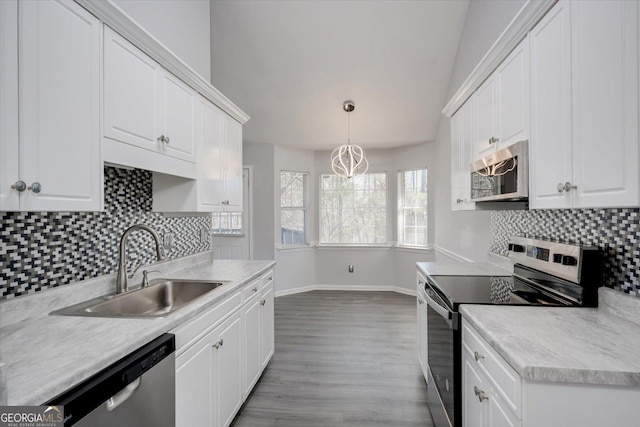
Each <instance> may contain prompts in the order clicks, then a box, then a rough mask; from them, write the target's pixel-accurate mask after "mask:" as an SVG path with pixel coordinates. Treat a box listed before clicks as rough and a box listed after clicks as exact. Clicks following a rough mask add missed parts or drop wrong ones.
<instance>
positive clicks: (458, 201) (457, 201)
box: [456, 199, 464, 203]
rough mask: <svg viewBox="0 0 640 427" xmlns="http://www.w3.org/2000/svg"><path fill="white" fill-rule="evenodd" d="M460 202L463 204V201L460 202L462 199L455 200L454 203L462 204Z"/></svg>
mask: <svg viewBox="0 0 640 427" xmlns="http://www.w3.org/2000/svg"><path fill="white" fill-rule="evenodd" d="M462 202H464V200H462V199H456V203H462Z"/></svg>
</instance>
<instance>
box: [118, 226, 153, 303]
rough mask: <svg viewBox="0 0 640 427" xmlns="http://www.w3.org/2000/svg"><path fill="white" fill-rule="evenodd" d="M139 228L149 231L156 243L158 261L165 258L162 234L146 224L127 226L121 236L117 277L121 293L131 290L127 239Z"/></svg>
mask: <svg viewBox="0 0 640 427" xmlns="http://www.w3.org/2000/svg"><path fill="white" fill-rule="evenodd" d="M137 230H144V231H147V232H149V234H151V236H152V237H153V240H155V243H156V257H157V258H158V261H162V260H163V259H164V258H165V254H164V249H163V248H162V244H161V243H160V236H158V233H156V231H155V230H154V229H153V228H151V227H149V226H148V225H144V224H135V225H132V226H131V227H129V228H127V230H126V231H125V232H124V233H123V234H122V237H121V238H120V251H119V252H120V258H119V260H118V275H117V277H116V293H117V294H121V293H123V292H127V291H128V290H129V283H128V281H127V239H128V238H129V235H130V234H131V233H133V232H134V231H137Z"/></svg>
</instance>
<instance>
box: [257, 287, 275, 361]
mask: <svg viewBox="0 0 640 427" xmlns="http://www.w3.org/2000/svg"><path fill="white" fill-rule="evenodd" d="M262 301H264V302H262ZM262 301H261V302H260V303H261V304H262V305H261V307H262V311H261V316H262V340H261V343H262V351H261V352H260V353H261V354H262V367H265V366H267V363H269V360H271V356H273V352H274V349H275V341H274V338H275V335H274V332H275V331H274V327H275V324H274V295H273V282H272V283H271V284H270V285H267V287H266V288H265V289H264V290H263V295H262Z"/></svg>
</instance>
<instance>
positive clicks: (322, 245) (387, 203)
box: [317, 170, 393, 249]
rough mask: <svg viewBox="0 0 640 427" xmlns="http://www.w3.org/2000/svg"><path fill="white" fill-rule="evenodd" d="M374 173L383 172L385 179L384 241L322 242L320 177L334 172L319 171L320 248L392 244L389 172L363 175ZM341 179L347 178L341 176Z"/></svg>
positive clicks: (382, 246) (384, 245)
mask: <svg viewBox="0 0 640 427" xmlns="http://www.w3.org/2000/svg"><path fill="white" fill-rule="evenodd" d="M374 174H376V175H377V174H383V175H384V177H385V178H384V179H385V209H384V212H385V242H384V243H335V242H331V243H329V242H323V241H322V196H323V191H322V179H323V177H325V176H334V175H335V174H333V173H330V172H326V173H320V174H319V177H318V178H319V181H318V242H317V246H318V247H320V248H331V247H336V248H371V249H376V248H377V249H385V248H391V247H392V246H393V244H392V243H391V242H390V239H389V237H390V234H389V233H390V228H389V227H390V224H389V221H390V220H391V219H392V217H391V216H390V215H389V214H390V212H392V209H393V208H392V207H391V206H390V197H389V196H390V194H389V191H390V186H389V184H390V180H389V176H390V174H389V172H388V171H371V170H369V171H367V172H366V173H365V174H364V175H374ZM342 179H349V178H342ZM391 230H393V226H391Z"/></svg>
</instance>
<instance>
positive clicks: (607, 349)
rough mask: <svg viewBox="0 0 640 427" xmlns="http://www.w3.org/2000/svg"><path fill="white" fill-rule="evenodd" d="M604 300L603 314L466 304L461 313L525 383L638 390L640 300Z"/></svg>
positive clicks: (612, 294) (604, 292) (619, 296)
mask: <svg viewBox="0 0 640 427" xmlns="http://www.w3.org/2000/svg"><path fill="white" fill-rule="evenodd" d="M599 299H600V302H599V307H598V308H567V307H522V306H520V307H518V306H492V305H466V304H463V305H461V306H460V312H461V313H462V316H463V317H464V318H465V319H466V320H467V321H468V322H469V323H470V324H471V325H472V326H473V327H474V328H475V329H476V330H477V331H478V332H479V333H480V334H481V335H482V336H483V337H484V338H485V339H486V340H487V341H488V342H489V344H491V345H492V346H493V348H494V349H495V350H496V351H497V352H498V353H499V354H500V355H501V356H502V357H503V358H504V359H505V360H506V361H507V363H509V364H510V365H511V366H512V367H513V368H514V369H515V370H516V372H518V373H519V374H520V375H521V376H522V378H523V379H524V380H526V381H540V382H561V383H581V384H600V385H615V386H634V387H638V386H640V325H639V324H638V323H637V322H639V321H640V315H638V314H637V313H640V298H637V297H633V296H629V295H625V294H624V293H622V292H619V291H614V290H612V289H608V288H601V289H600V293H599ZM624 307H626V308H624ZM631 307H635V308H636V309H635V310H631V309H630V308H631Z"/></svg>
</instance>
